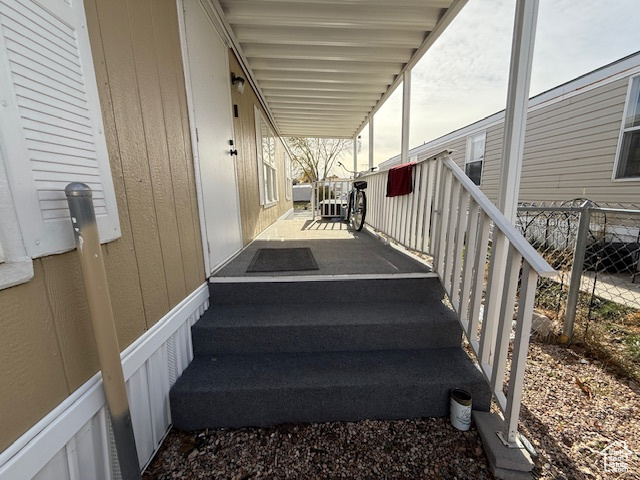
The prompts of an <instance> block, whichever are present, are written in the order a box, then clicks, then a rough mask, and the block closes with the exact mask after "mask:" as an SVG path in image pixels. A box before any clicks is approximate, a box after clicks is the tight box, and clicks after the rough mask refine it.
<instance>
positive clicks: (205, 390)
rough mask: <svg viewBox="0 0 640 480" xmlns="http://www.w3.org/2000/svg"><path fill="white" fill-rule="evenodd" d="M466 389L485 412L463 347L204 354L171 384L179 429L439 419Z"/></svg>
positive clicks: (479, 382) (485, 394) (480, 385)
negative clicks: (452, 395)
mask: <svg viewBox="0 0 640 480" xmlns="http://www.w3.org/2000/svg"><path fill="white" fill-rule="evenodd" d="M452 388H464V389H466V390H468V391H470V392H471V393H472V395H473V401H474V408H475V409H478V410H484V411H487V410H488V409H489V406H490V398H491V397H490V393H489V387H488V385H487V383H486V381H485V380H484V378H483V376H482V375H481V373H480V372H479V371H478V369H477V368H476V367H475V366H474V365H473V363H472V362H471V360H470V359H469V357H468V356H467V355H466V354H465V353H464V351H462V350H461V349H460V348H442V349H428V350H390V351H373V352H331V353H279V354H273V353H271V354H251V355H233V354H230V355H218V356H201V357H197V358H196V359H194V361H193V362H192V363H191V365H189V367H188V368H187V370H185V372H184V373H183V375H182V377H180V379H179V380H178V382H177V383H176V384H175V385H174V387H173V388H172V390H171V407H172V408H171V410H172V420H173V424H174V426H175V427H177V428H179V429H183V430H197V429H203V428H217V427H231V428H238V427H245V426H270V425H277V424H280V423H288V422H291V423H299V422H330V421H357V420H362V419H402V418H418V417H440V416H445V415H447V414H448V411H449V392H450V390H451V389H452Z"/></svg>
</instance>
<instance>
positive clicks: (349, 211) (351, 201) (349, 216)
mask: <svg viewBox="0 0 640 480" xmlns="http://www.w3.org/2000/svg"><path fill="white" fill-rule="evenodd" d="M352 203H353V191H351V192H349V200H348V201H347V216H346V217H345V220H346V221H347V223H349V222H350V221H351V204H352Z"/></svg>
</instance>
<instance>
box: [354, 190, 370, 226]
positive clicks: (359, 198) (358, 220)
mask: <svg viewBox="0 0 640 480" xmlns="http://www.w3.org/2000/svg"><path fill="white" fill-rule="evenodd" d="M366 214H367V196H366V195H365V193H364V190H358V193H357V194H356V201H355V211H354V212H352V217H351V224H352V225H353V228H354V229H355V230H356V231H358V232H359V231H360V230H362V227H364V217H365V215H366Z"/></svg>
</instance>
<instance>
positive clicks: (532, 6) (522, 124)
mask: <svg viewBox="0 0 640 480" xmlns="http://www.w3.org/2000/svg"><path fill="white" fill-rule="evenodd" d="M537 18H538V0H518V1H517V4H516V14H515V22H514V26H513V42H512V44H511V66H510V69H509V88H508V90H507V108H506V111H505V115H504V140H503V143H502V161H501V164H500V189H499V192H498V208H499V209H500V211H501V212H502V213H504V215H505V216H506V217H507V218H508V219H509V220H511V222H512V223H515V220H516V214H517V211H518V193H519V191H520V174H521V172H522V154H523V150H524V134H525V128H526V124H527V107H528V104H529V84H530V82H531V63H532V60H533V44H534V42H535V36H536V22H537Z"/></svg>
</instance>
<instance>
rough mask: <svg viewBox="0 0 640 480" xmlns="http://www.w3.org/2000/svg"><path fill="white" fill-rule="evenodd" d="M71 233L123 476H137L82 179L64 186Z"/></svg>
mask: <svg viewBox="0 0 640 480" xmlns="http://www.w3.org/2000/svg"><path fill="white" fill-rule="evenodd" d="M65 193H66V195H67V202H68V203H69V211H70V213H71V222H72V224H73V232H74V234H75V239H76V246H77V249H78V257H79V259H80V269H81V270H82V277H83V279H84V288H85V291H86V295H87V302H88V304H89V314H90V316H91V323H92V325H93V334H94V336H95V339H96V347H97V350H98V359H99V361H100V370H101V371H102V385H103V388H104V394H105V397H106V399H107V407H108V408H109V414H110V416H111V426H112V428H113V436H114V438H115V443H116V451H117V453H118V463H119V464H120V473H121V475H122V478H123V479H124V480H136V479H139V478H140V465H139V463H138V453H137V451H136V440H135V438H134V435H133V424H132V423H131V414H130V413H129V402H128V399H127V390H126V387H125V380H124V374H123V372H122V361H121V359H120V347H119V346H118V337H117V335H116V327H115V323H114V319H113V310H112V308H111V298H110V296H109V286H108V284H107V273H106V270H105V268H104V261H103V259H102V250H101V249H100V238H99V236H98V226H97V224H96V215H95V212H94V209H93V201H92V200H91V197H92V192H91V189H90V188H89V187H88V186H87V185H85V184H84V183H70V184H69V185H67V187H66V189H65Z"/></svg>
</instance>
